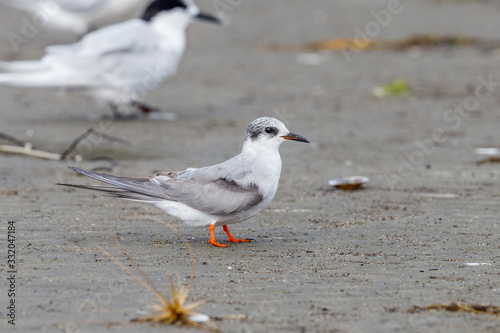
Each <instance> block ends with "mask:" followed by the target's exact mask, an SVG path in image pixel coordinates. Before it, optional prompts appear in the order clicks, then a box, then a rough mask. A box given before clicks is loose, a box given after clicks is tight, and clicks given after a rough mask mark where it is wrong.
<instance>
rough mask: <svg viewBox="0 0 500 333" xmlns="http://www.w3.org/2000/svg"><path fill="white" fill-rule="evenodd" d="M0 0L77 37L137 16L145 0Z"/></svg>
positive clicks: (145, 3) (143, 6)
mask: <svg viewBox="0 0 500 333" xmlns="http://www.w3.org/2000/svg"><path fill="white" fill-rule="evenodd" d="M0 3H1V4H4V5H7V6H9V7H12V8H16V9H19V10H22V11H25V12H28V13H30V14H33V15H39V16H40V17H46V18H47V26H49V27H51V28H54V29H58V30H64V31H71V32H72V33H74V34H75V35H76V36H78V37H82V36H83V35H85V34H86V33H87V32H89V31H91V30H95V29H99V28H102V27H105V26H107V25H110V24H115V23H119V22H123V21H126V20H130V19H132V18H136V17H139V15H141V13H142V12H143V11H144V9H146V6H147V5H148V1H147V0H64V1H57V0H52V1H47V0H0Z"/></svg>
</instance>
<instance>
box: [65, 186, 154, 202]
mask: <svg viewBox="0 0 500 333" xmlns="http://www.w3.org/2000/svg"><path fill="white" fill-rule="evenodd" d="M56 185H62V186H67V187H74V188H80V189H86V190H93V191H100V192H104V193H105V194H106V195H107V196H110V197H115V198H120V199H125V200H131V201H140V202H145V203H155V202H158V201H161V200H160V199H159V198H153V197H150V196H147V195H144V194H141V193H138V192H133V191H129V190H125V189H122V188H118V187H110V186H92V185H76V184H62V183H57V184H56Z"/></svg>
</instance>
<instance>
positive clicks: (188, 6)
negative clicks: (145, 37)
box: [142, 0, 221, 25]
mask: <svg viewBox="0 0 500 333" xmlns="http://www.w3.org/2000/svg"><path fill="white" fill-rule="evenodd" d="M158 16H162V17H172V18H173V17H177V18H183V19H184V20H185V23H186V25H187V24H189V22H191V20H193V19H199V20H205V21H209V22H214V23H218V24H220V23H221V21H220V19H218V18H217V17H215V16H212V15H210V14H206V13H203V12H201V11H200V9H199V8H198V6H196V4H195V3H194V2H193V1H192V0H155V1H153V2H152V3H151V4H150V5H149V6H148V7H147V9H146V11H145V12H144V15H143V16H142V19H143V20H145V21H148V22H149V21H152V20H154V19H155V18H156V17H158Z"/></svg>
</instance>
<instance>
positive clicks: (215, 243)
mask: <svg viewBox="0 0 500 333" xmlns="http://www.w3.org/2000/svg"><path fill="white" fill-rule="evenodd" d="M224 227H225V226H224ZM214 229H215V225H213V224H211V225H210V229H209V230H210V240H209V241H208V244H212V245H213V246H218V247H226V246H229V244H228V245H225V244H221V243H217V241H216V240H215V236H214Z"/></svg>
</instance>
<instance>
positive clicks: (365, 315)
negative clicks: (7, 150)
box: [0, 0, 500, 332]
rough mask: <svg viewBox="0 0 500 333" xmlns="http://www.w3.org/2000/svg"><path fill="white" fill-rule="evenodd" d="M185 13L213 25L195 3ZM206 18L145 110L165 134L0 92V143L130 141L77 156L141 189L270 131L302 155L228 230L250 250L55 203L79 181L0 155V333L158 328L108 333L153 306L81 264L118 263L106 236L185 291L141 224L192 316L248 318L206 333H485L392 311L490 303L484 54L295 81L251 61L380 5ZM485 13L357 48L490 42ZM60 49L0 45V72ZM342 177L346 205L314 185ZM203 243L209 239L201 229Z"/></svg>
mask: <svg viewBox="0 0 500 333" xmlns="http://www.w3.org/2000/svg"><path fill="white" fill-rule="evenodd" d="M198 3H199V4H200V5H201V6H202V7H203V8H205V9H206V10H207V11H209V12H214V8H213V3H212V2H210V1H202V0H199V1H198ZM222 3H233V4H236V6H235V7H234V8H233V9H232V10H231V11H230V12H229V13H228V18H229V19H230V24H229V25H228V26H224V27H218V26H212V25H208V24H203V23H200V24H197V25H193V26H191V27H190V28H189V30H188V40H189V45H188V47H187V50H186V53H185V57H184V59H183V61H182V64H181V66H180V68H179V72H178V74H177V75H176V76H175V77H174V78H172V79H171V80H169V81H168V82H166V83H165V84H164V85H162V86H161V88H160V89H158V90H156V91H155V92H153V93H151V94H150V95H149V96H148V98H147V102H149V103H151V104H153V105H160V106H163V107H164V108H165V110H168V111H173V112H177V113H178V115H179V120H178V121H176V122H173V123H172V122H153V121H135V122H113V123H112V124H111V126H107V125H106V124H104V123H102V122H99V121H92V120H89V119H93V118H95V117H96V116H99V115H101V114H104V113H106V112H108V111H107V110H106V109H105V108H99V107H98V106H96V105H95V104H94V103H93V102H92V101H91V100H89V99H87V97H85V96H84V95H80V94H65V93H63V92H59V93H57V94H54V93H53V92H49V91H36V90H18V89H8V88H3V87H2V88H0V131H1V132H4V133H8V134H11V135H14V136H16V137H18V138H19V139H22V140H27V141H30V142H33V143H34V144H35V145H36V146H37V147H38V148H40V149H44V150H48V151H54V152H61V151H62V150H64V148H65V147H66V146H67V145H68V144H69V142H70V141H71V140H72V139H73V138H75V137H76V136H77V135H78V134H80V133H82V132H83V131H84V130H86V129H87V128H89V127H94V128H101V129H104V130H105V132H106V133H107V134H110V135H115V136H118V137H121V138H124V139H127V140H130V141H131V143H132V144H131V145H130V146H121V145H118V144H112V143H107V142H100V141H99V140H93V141H86V142H85V143H84V145H83V146H82V148H81V149H80V151H79V152H80V153H81V154H82V155H83V156H84V157H85V158H90V157H93V156H100V155H108V156H112V157H114V158H115V159H117V160H118V161H119V164H118V166H117V167H116V168H115V170H114V171H113V172H114V173H115V174H119V175H130V176H145V175H149V174H151V173H153V172H156V171H167V170H179V169H184V168H186V167H188V166H192V167H197V166H203V165H208V164H212V163H217V162H220V161H223V160H225V159H226V158H228V157H231V156H233V155H235V154H237V153H238V152H239V149H240V147H241V142H242V139H243V134H244V130H245V128H246V126H247V125H248V123H250V122H251V121H252V120H253V119H255V118H257V117H260V116H265V115H267V116H273V117H277V118H280V119H281V120H283V121H284V122H285V123H286V124H287V126H288V128H289V129H290V130H292V131H293V132H296V133H299V134H302V135H303V136H305V137H307V138H308V139H309V140H310V141H311V142H312V143H311V144H310V145H305V144H299V143H287V144H284V145H283V146H282V148H281V152H282V159H283V172H282V177H281V181H280V187H279V189H278V193H277V195H276V197H275V199H274V201H273V202H272V203H271V205H270V206H269V207H268V209H267V210H265V211H264V212H262V213H261V214H259V215H257V216H256V217H254V218H252V219H250V220H248V221H245V222H243V223H240V224H236V225H234V226H232V228H231V230H232V232H233V234H234V235H236V236H239V237H247V238H252V239H254V241H253V242H252V243H250V244H236V245H233V246H231V247H230V248H227V249H221V248H215V247H212V246H209V245H207V244H206V242H207V239H208V236H209V233H208V228H183V227H181V224H180V223H179V221H176V220H175V219H173V218H171V217H169V216H167V215H165V214H164V213H163V212H161V211H160V210H158V209H156V208H155V207H152V206H147V205H144V204H139V203H131V202H125V201H120V200H115V199H110V198H104V197H102V196H100V195H98V194H94V193H92V192H88V191H73V190H68V189H66V188H62V187H57V186H55V185H54V183H56V182H71V183H85V184H90V183H92V182H91V181H90V180H88V179H84V178H83V177H78V176H77V175H76V174H74V173H72V172H71V171H70V170H68V169H66V164H65V163H59V162H49V161H43V160H37V159H32V158H28V157H20V156H0V179H1V180H0V181H1V187H0V211H1V225H0V230H1V234H2V236H1V237H2V241H1V244H2V246H1V251H2V253H1V256H0V257H1V258H2V259H1V262H0V275H1V282H0V286H1V296H0V300H1V306H0V314H1V320H0V327H1V330H2V331H5V329H7V331H19V332H21V331H22V332H108V331H110V332H113V331H114V332H135V331H138V330H141V331H144V332H156V331H157V332H161V331H164V330H165V328H163V327H159V326H152V325H144V324H142V325H139V324H130V323H127V320H129V319H132V318H137V317H141V316H142V315H144V314H145V313H149V312H150V308H149V305H150V304H153V303H156V299H155V297H154V295H152V294H151V293H150V292H148V291H146V290H145V289H144V288H143V287H141V286H140V285H139V284H138V283H137V282H136V281H135V280H133V279H132V278H130V277H129V276H128V275H127V274H126V273H125V272H123V271H122V270H121V269H120V268H118V267H117V266H116V265H115V264H114V263H113V262H111V261H110V260H109V259H108V258H106V257H105V256H104V255H103V254H102V253H101V252H100V251H99V250H98V249H97V248H96V247H97V246H102V247H104V248H106V249H107V250H108V251H110V252H111V253H113V254H114V255H116V256H117V257H118V258H119V259H120V260H122V261H124V262H125V261H126V260H125V258H124V257H123V255H122V253H121V252H120V250H119V249H118V247H117V246H116V244H115V243H114V241H113V238H114V237H118V238H119V239H120V242H121V243H122V244H123V246H124V247H125V248H126V250H127V252H128V253H129V254H130V255H132V256H133V257H134V258H135V259H136V260H137V262H138V263H139V265H140V266H141V267H142V268H143V269H144V271H145V272H146V273H147V274H148V275H149V276H150V278H151V280H152V281H153V282H154V283H155V284H156V285H157V286H158V288H159V289H161V290H163V291H165V294H166V295H168V278H167V275H174V276H177V277H178V278H180V279H182V281H183V282H187V281H188V276H189V274H190V272H191V265H190V261H189V252H188V250H187V247H186V245H185V244H184V243H183V242H182V240H181V238H180V237H179V236H178V235H177V234H176V233H175V232H173V231H171V230H169V229H168V228H166V227H165V226H163V225H161V224H159V223H157V222H154V221H153V220H152V219H151V218H152V217H154V218H161V219H164V220H165V221H169V222H172V223H173V224H174V225H176V226H178V227H180V228H181V230H182V232H183V233H184V235H185V236H186V237H187V238H188V239H189V242H190V244H191V246H192V247H193V249H194V252H195V255H196V278H195V280H194V285H193V289H192V291H191V295H190V299H191V300H193V301H195V300H205V301H206V302H207V303H206V304H204V305H202V306H201V307H200V309H199V310H200V311H201V312H203V313H207V314H209V315H212V316H222V315H233V314H245V315H247V319H244V320H232V321H222V322H218V323H217V324H218V325H219V327H220V328H221V329H222V330H224V331H227V332H451V331H453V332H471V331H474V332H499V331H500V321H499V319H498V317H494V316H489V315H481V314H470V313H449V312H435V311H430V312H421V313H409V312H408V310H409V309H410V308H411V307H412V306H415V305H416V306H425V305H427V304H430V303H448V302H452V301H463V302H473V303H474V302H475V303H480V304H496V305H499V303H500V269H499V264H500V255H499V253H500V252H499V251H500V248H499V244H500V243H499V236H500V230H499V223H498V219H499V216H500V214H499V213H500V205H499V202H500V189H499V184H500V168H499V165H498V164H492V163H490V164H483V165H476V163H475V162H477V161H478V160H480V157H479V156H478V155H476V154H475V148H477V147H489V146H493V147H499V146H500V131H499V130H498V128H499V127H498V126H499V123H500V112H499V107H500V93H499V91H498V89H500V84H496V83H494V84H490V85H488V86H484V85H483V86H482V84H481V80H483V82H484V81H485V80H486V81H488V80H489V81H494V82H499V81H500V73H499V70H498V68H499V65H500V52H499V50H495V49H493V50H491V49H487V50H486V49H482V48H480V47H456V48H450V47H438V48H431V49H412V50H409V51H372V52H364V53H359V54H354V55H352V58H350V61H347V59H346V58H345V57H344V55H343V54H342V53H321V54H320V55H319V56H318V57H315V58H314V59H313V60H314V61H315V65H310V64H309V65H307V64H303V63H300V61H298V60H301V59H300V58H299V59H298V52H295V51H280V52H271V51H269V50H268V47H267V46H269V45H276V44H280V45H281V44H287V45H300V44H302V43H305V42H310V41H317V40H321V39H326V38H334V37H354V36H355V30H354V29H355V28H356V27H358V28H360V29H362V30H363V29H364V28H365V26H366V24H367V23H369V22H375V21H374V18H373V16H372V14H370V11H375V12H379V11H380V10H384V9H387V6H388V5H387V4H388V2H387V1H360V0H342V1H327V0H312V1H298V0H276V1H264V0H258V1H257V0H254V1H243V2H241V1H232V2H231V1H229V2H228V1H222ZM0 15H1V20H0V22H1V29H2V31H4V32H7V31H13V32H18V31H19V29H20V28H21V26H22V21H21V18H22V14H19V13H18V12H14V11H9V10H7V9H4V8H2V10H1V14H0ZM499 16H500V5H499V4H498V3H497V2H495V1H431V0H424V1H418V2H417V1H402V2H401V11H400V13H398V14H394V15H392V16H391V18H390V20H389V22H388V24H385V26H384V27H382V26H380V25H379V27H380V32H379V33H378V35H377V36H376V37H377V38H381V39H393V38H401V37H407V36H411V35H414V34H420V33H442V34H466V35H469V36H472V37H479V38H485V39H492V38H497V37H498V28H499V23H498V17H499ZM372 25H373V24H372ZM62 41H65V42H70V41H72V38H71V36H62V35H57V34H51V33H50V32H48V31H40V32H39V33H38V34H36V36H35V37H34V38H32V39H31V40H30V41H29V44H27V45H21V47H20V51H19V52H14V51H13V50H12V47H11V46H10V45H9V42H8V39H7V38H6V37H5V36H4V37H2V39H1V40H0V58H1V59H4V60H14V59H36V58H38V57H40V56H41V55H42V54H43V47H44V46H46V45H48V44H53V43H56V42H62ZM396 78H403V79H405V80H407V82H408V83H409V84H410V85H411V86H412V87H413V89H414V93H413V94H412V95H410V96H404V97H394V98H386V99H380V100H376V99H374V98H373V97H372V96H371V94H370V91H371V89H372V88H373V87H375V86H378V85H381V84H383V83H385V82H388V81H391V80H393V79H396ZM488 89H490V90H491V92H490V91H488ZM476 90H478V91H479V92H480V93H481V95H480V96H481V99H478V98H476V97H475V96H476V94H475V93H476ZM460 105H462V108H461V109H460V108H459V107H457V106H460ZM460 110H464V111H460ZM108 125H109V124H108ZM72 165H77V166H79V167H82V168H92V167H94V166H96V163H89V162H82V163H72ZM358 174H359V175H363V176H368V177H370V178H371V182H370V183H369V184H368V186H366V188H365V189H363V190H359V191H353V192H347V191H340V190H332V189H330V188H329V187H328V185H327V181H328V180H329V179H331V178H334V177H338V176H350V175H358ZM8 221H15V225H16V237H17V238H16V246H17V253H16V255H17V258H16V259H17V270H18V273H17V280H16V292H17V295H16V326H15V328H14V329H13V327H12V326H11V325H9V324H8V323H7V320H8V318H7V317H6V315H7V312H8V310H7V309H6V307H7V306H8V301H9V300H8V297H7V289H8V288H9V283H8V281H7V278H8V277H9V274H8V273H7V271H8V270H9V269H8V267H7V242H6V236H5V234H6V232H7V227H8ZM217 238H218V239H220V240H221V241H222V240H223V239H225V237H224V235H223V233H222V231H221V230H220V229H219V230H217ZM467 263H485V265H477V266H470V265H467ZM109 323H117V324H116V325H108V324H109ZM176 330H178V331H180V332H181V331H182V332H184V331H186V330H185V329H180V328H179V329H174V330H172V331H176Z"/></svg>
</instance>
